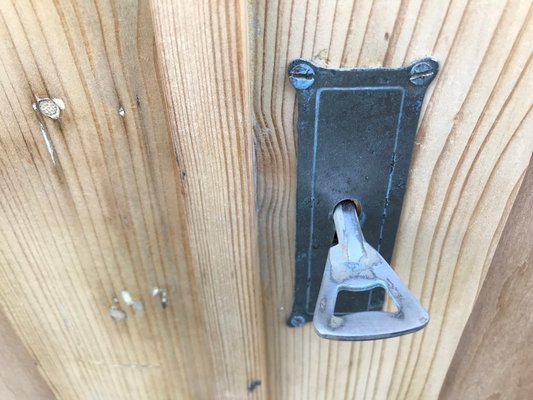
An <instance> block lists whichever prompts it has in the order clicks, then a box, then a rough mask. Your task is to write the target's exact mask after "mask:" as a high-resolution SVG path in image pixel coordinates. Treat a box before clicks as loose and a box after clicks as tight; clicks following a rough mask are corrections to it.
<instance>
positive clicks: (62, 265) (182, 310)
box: [0, 0, 261, 400]
mask: <svg viewBox="0 0 533 400" xmlns="http://www.w3.org/2000/svg"><path fill="white" fill-rule="evenodd" d="M0 17H1V20H0V22H1V23H0V37H1V40H0V87H1V90H2V92H1V93H2V95H1V102H2V106H1V107H0V221H1V224H2V228H1V229H0V301H1V304H2V306H3V309H4V310H5V313H6V315H7V317H8V318H9V320H10V322H11V323H12V324H13V326H14V328H15V330H16V332H17V333H18V334H19V335H20V337H21V339H22V340H23V342H24V343H25V345H26V346H27V348H28V349H29V350H30V352H31V354H32V356H33V357H35V359H36V360H38V363H39V368H40V370H41V371H42V373H43V375H44V376H45V378H46V380H47V381H48V382H49V384H50V385H51V387H52V390H53V392H54V394H55V395H56V396H57V398H59V399H99V400H100V399H101V400H105V399H171V398H179V399H202V398H205V399H208V398H215V397H216V396H218V393H220V392H219V391H220V390H221V389H224V388H225V387H228V386H229V385H230V384H235V385H237V384H238V385H239V386H238V389H235V390H236V391H238V393H243V392H244V393H246V384H247V382H246V381H245V379H246V378H250V379H251V378H252V377H261V376H260V370H257V371H256V370H254V369H253V367H255V364H254V363H253V360H252V361H251V360H248V359H247V360H244V358H245V357H244V355H249V354H257V356H256V357H257V358H259V357H260V354H261V353H260V352H258V351H257V346H255V347H254V343H255V342H254V340H258V339H257V338H256V337H255V336H253V333H254V329H255V327H256V326H255V321H256V320H255V319H254V318H256V316H255V314H254V313H253V312H252V311H251V310H250V309H249V308H247V307H249V306H248V305H249V304H253V303H250V302H248V301H246V302H245V301H244V300H243V293H245V292H250V293H253V291H252V285H251V282H252V281H253V276H252V273H251V272H250V273H249V272H246V273H245V272H243V271H242V270H241V269H239V268H241V267H242V266H244V265H246V263H247V262H250V263H252V261H253V259H252V255H253V251H252V250H253V245H251V244H250V243H252V241H253V226H254V225H253V223H251V222H250V223H248V222H247V221H248V220H247V219H243V222H240V223H237V222H235V220H236V219H237V218H241V217H240V215H241V214H245V213H246V212H248V211H249V207H250V206H251V201H250V197H251V194H250V195H248V197H247V195H246V193H247V192H246V190H243V192H242V193H244V194H243V197H241V196H240V194H239V195H238V196H236V198H235V199H231V200H228V201H227V203H224V204H221V203H220V202H218V203H217V202H215V201H211V202H210V196H211V197H213V196H212V194H213V193H216V194H217V193H219V191H220V190H221V189H224V190H226V191H228V190H230V189H233V190H236V189H234V188H233V187H231V188H229V187H227V186H223V187H222V186H221V185H217V184H215V185H213V186H211V187H209V188H208V187H207V186H206V185H203V186H201V189H204V190H205V192H203V193H205V194H206V198H205V199H202V198H201V194H203V193H199V192H198V190H200V189H198V190H197V191H196V192H195V193H196V197H195V198H194V199H193V200H194V201H198V203H195V204H199V202H205V203H204V204H210V205H211V207H212V209H214V210H220V209H221V208H222V207H224V206H227V208H226V209H224V210H222V211H221V213H220V215H221V216H222V217H221V218H220V220H219V221H215V222H216V223H218V226H219V227H221V228H220V230H219V231H213V229H211V230H209V229H207V226H208V224H211V223H213V218H211V220H209V221H208V220H205V221H203V220H198V221H196V225H195V227H191V226H188V225H187V224H188V223H190V219H189V218H188V217H187V216H186V213H187V212H188V210H190V208H191V205H192V204H193V201H192V200H191V196H190V194H189V193H190V192H191V191H193V190H191V188H190V185H188V184H183V181H187V182H193V184H192V185H193V186H194V185H196V182H198V181H200V180H201V179H203V178H202V177H203V176H216V175H209V174H211V173H212V170H213V169H217V168H219V167H220V168H223V165H224V164H222V163H219V164H216V163H212V164H211V168H209V169H201V168H200V165H198V170H197V171H196V173H195V172H194V171H187V172H188V173H189V175H188V176H186V175H185V170H184V169H183V165H182V167H181V168H179V167H178V165H177V160H176V156H175V154H174V151H173V141H172V135H171V132H170V129H169V125H168V120H167V116H166V110H167V109H166V103H165V102H164V98H163V95H162V91H161V87H160V84H159V79H158V75H157V74H158V72H157V65H156V60H155V54H156V49H155V38H154V35H153V25H152V21H151V13H150V8H149V4H148V3H147V2H140V3H138V2H136V1H120V2H118V1H117V2H114V1H113V2H109V1H95V2H93V1H81V2H78V1H72V2H71V1H47V2H38V1H29V0H23V1H18V0H17V1H12V2H11V1H4V2H2V7H1V8H0ZM37 96H41V97H54V98H60V99H62V100H63V101H64V102H65V105H66V108H65V110H64V112H63V113H62V114H61V116H60V118H59V119H58V120H52V119H49V118H46V117H43V116H40V117H39V114H36V113H35V112H34V111H33V110H32V103H33V102H35V99H36V97H37ZM121 108H122V109H123V110H124V112H123V113H122V112H120V111H119V110H120V109H121ZM121 114H123V115H121ZM191 116H192V115H191ZM39 119H42V122H43V124H44V126H45V129H46V130H47V131H48V134H49V138H50V140H51V142H52V143H53V146H54V148H55V153H54V154H55V156H54V159H52V157H51V154H50V153H49V149H48V148H47V146H46V144H45V141H44V139H43V136H42V135H41V130H40V127H39ZM225 134H226V135H227V136H230V133H229V131H226V133H225ZM233 138H234V139H233ZM233 138H230V140H232V144H235V145H236V146H238V145H239V144H241V143H242V140H244V139H239V138H237V137H236V135H233ZM189 150H190V151H191V152H194V151H196V150H195V149H189ZM236 154H237V150H235V153H233V157H234V159H232V160H233V161H234V164H236V163H237V161H238V160H237V156H236ZM219 155H220V157H222V154H219ZM178 156H181V154H178ZM226 157H228V158H229V159H231V158H230V157H231V155H229V154H227V155H226ZM217 161H218V160H217ZM185 166H187V165H186V164H185ZM239 178H240V179H241V180H239ZM250 181H251V179H250V173H249V172H248V173H247V172H246V171H243V172H242V173H241V175H239V174H236V178H235V179H232V180H229V181H228V182H224V183H225V184H228V185H230V184H233V185H241V184H242V185H246V184H249V183H250ZM208 189H209V190H208ZM208 209H209V207H206V208H205V210H206V212H208V211H207V210H208ZM196 216H197V215H194V217H196ZM217 218H218V216H217ZM231 224H233V225H231ZM203 229H205V231H202V230H203ZM190 231H191V232H195V235H194V236H192V235H191V234H190ZM229 231H232V232H233V234H234V235H236V234H237V233H239V234H240V236H239V237H238V238H237V237H234V238H233V239H234V240H233V241H229V240H224V241H221V240H220V237H221V236H223V237H225V236H227V235H228V232H229ZM200 232H204V233H205V235H203V236H202V237H201V239H200V236H201V234H200ZM208 234H209V235H208ZM197 239H200V240H198V241H199V242H200V244H198V243H196V244H193V242H194V241H195V240H197ZM206 243H207V244H206ZM209 243H215V244H213V245H211V246H210V245H209ZM198 246H200V247H201V248H202V249H206V252H205V253H202V254H199V251H198ZM228 254H230V255H228ZM245 254H246V256H245ZM219 281H220V284H222V286H219V284H218V282H219ZM156 286H157V287H161V288H164V289H166V290H167V292H168V306H167V307H166V308H163V307H162V305H161V303H160V299H159V298H153V297H152V295H151V293H152V290H153V288H154V287H156ZM228 288H231V290H228ZM124 289H125V290H127V291H129V293H130V294H131V296H133V298H134V299H136V300H138V299H140V300H141V301H143V303H144V312H138V311H135V310H134V309H133V308H131V307H129V306H127V305H126V304H125V303H124V302H123V301H121V303H120V307H121V308H122V309H123V310H124V311H126V312H127V313H128V317H127V319H126V320H125V321H114V320H112V319H111V318H110V316H109V309H110V307H111V305H112V298H113V297H114V296H120V292H121V291H122V290H124ZM206 294H209V296H206V297H204V295H206ZM204 299H206V301H204ZM249 314H250V315H249ZM258 315H259V314H258ZM219 316H220V317H219ZM207 320H209V323H206V321H207ZM218 325H221V326H222V325H223V326H224V329H221V330H215V331H214V330H213V327H214V326H215V327H216V326H218ZM243 330H246V332H247V334H248V335H249V336H246V337H247V338H251V339H249V341H250V342H252V343H249V342H246V343H243V340H242V339H241V337H242V335H241V332H242V331H243ZM258 337H260V335H259V336H258ZM221 342H224V343H225V351H226V353H227V352H229V351H230V350H231V351H234V352H235V353H236V354H238V356H237V357H236V358H235V363H234V364H233V365H232V361H231V360H230V361H228V362H227V365H228V370H227V372H226V373H224V374H221V373H220V371H221V369H222V367H221V365H224V363H223V362H222V355H221V354H220V352H221V350H220V349H221V348H222V346H220V343H221ZM245 346H247V347H245ZM244 348H246V351H245V350H242V349H244ZM228 358H229V357H228ZM239 363H242V364H239ZM231 367H234V368H235V372H234V375H232V373H233V372H232V370H231ZM244 371H246V372H248V373H249V374H250V376H246V377H245V376H244ZM215 372H216V373H215ZM256 374H257V375H256ZM234 376H236V377H237V378H235V379H233V377H234ZM239 379H240V380H239ZM241 397H242V396H241Z"/></svg>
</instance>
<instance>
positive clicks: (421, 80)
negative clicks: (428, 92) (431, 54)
mask: <svg viewBox="0 0 533 400" xmlns="http://www.w3.org/2000/svg"><path fill="white" fill-rule="evenodd" d="M410 74H411V76H410V77H409V80H410V81H411V83H412V84H413V85H417V86H423V85H426V84H428V83H429V82H430V81H431V80H432V79H433V77H434V76H435V69H434V68H433V66H432V65H431V64H429V63H427V62H419V63H418V64H415V65H413V68H411V72H410Z"/></svg>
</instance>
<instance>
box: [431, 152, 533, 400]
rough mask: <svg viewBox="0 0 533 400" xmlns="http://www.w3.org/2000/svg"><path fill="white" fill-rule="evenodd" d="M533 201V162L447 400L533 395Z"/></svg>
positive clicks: (512, 399) (447, 386) (446, 388)
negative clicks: (532, 341) (532, 340)
mask: <svg viewBox="0 0 533 400" xmlns="http://www.w3.org/2000/svg"><path fill="white" fill-rule="evenodd" d="M532 161H533V159H532ZM532 205H533V163H531V164H530V166H529V168H528V171H527V173H526V176H525V178H524V181H523V183H522V186H521V187H520V191H519V192H518V196H517V198H516V201H515V203H514V205H513V208H512V210H511V214H510V215H509V219H508V220H507V223H506V224H505V228H504V230H503V233H502V237H501V239H500V242H499V243H498V247H497V248H496V253H495V254H494V258H493V260H492V263H491V266H490V268H489V270H488V273H487V277H486V279H485V281H484V283H483V287H482V289H481V292H480V294H479V297H478V299H477V301H476V305H475V306H474V310H473V311H472V314H471V315H470V318H469V319H468V323H467V325H466V328H465V330H464V333H463V336H462V337H461V341H460V342H459V345H458V346H457V350H456V351H455V356H454V358H453V361H452V363H451V365H450V369H449V370H448V374H447V375H446V379H445V381H444V385H443V388H442V391H441V394H440V397H439V399H441V400H446V399H464V400H468V399H472V400H474V399H476V400H477V399H506V400H522V399H528V398H531V396H532V395H533V352H532V351H531V337H533V316H532V314H531V310H532V309H533V291H532V290H531V288H532V287H533V224H532V223H531V222H532V221H533V208H532Z"/></svg>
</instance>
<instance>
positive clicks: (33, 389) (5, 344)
mask: <svg viewBox="0 0 533 400" xmlns="http://www.w3.org/2000/svg"><path fill="white" fill-rule="evenodd" d="M38 367H39V365H38V364H37V363H36V362H35V361H34V359H33V357H32V356H31V354H29V353H28V351H27V350H26V349H25V348H24V345H23V344H22V342H21V340H20V338H19V337H18V336H17V334H16V332H15V331H14V330H13V328H12V327H11V324H10V323H9V321H8V320H7V318H6V317H5V316H4V315H3V313H0V398H1V399H2V400H52V399H54V398H55V397H54V395H53V393H52V391H51V390H50V387H48V385H47V384H46V382H45V381H44V379H43V377H42V375H41V374H40V373H39V369H38Z"/></svg>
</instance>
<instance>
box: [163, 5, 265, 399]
mask: <svg viewBox="0 0 533 400" xmlns="http://www.w3.org/2000/svg"><path fill="white" fill-rule="evenodd" d="M152 11H153V16H154V26H155V32H156V38H157V45H158V50H159V54H160V57H161V59H160V65H161V80H162V82H164V88H163V89H164V93H165V96H166V98H167V103H168V107H169V108H168V110H169V119H170V123H171V126H172V134H173V138H174V144H175V148H176V149H175V150H176V154H177V158H178V163H179V165H180V169H181V174H182V176H183V186H182V187H183V191H184V204H185V211H186V214H185V220H186V223H187V230H188V235H189V236H188V237H189V240H190V248H191V258H192V259H193V261H194V268H192V271H191V273H193V274H194V276H195V277H196V278H197V280H198V282H201V286H200V287H198V289H197V292H196V293H197V296H198V297H200V298H202V299H203V300H204V307H203V309H202V312H203V313H204V315H205V316H206V319H205V329H206V334H207V336H208V338H209V343H210V348H209V350H210V355H211V357H212V364H213V369H214V375H213V376H212V377H211V378H210V381H209V382H206V384H208V385H212V386H213V387H214V388H216V392H215V395H214V397H213V398H227V399H241V398H242V399H244V398H248V397H249V396H250V395H251V394H250V393H249V392H248V391H249V390H250V391H251V390H252V389H253V387H254V385H250V384H251V383H252V382H254V381H256V385H255V389H253V394H254V398H270V397H268V395H267V385H266V384H264V383H263V384H262V385H260V386H258V385H257V381H262V382H264V381H265V380H266V354H265V347H264V335H263V332H264V326H263V313H262V304H261V291H260V280H259V278H260V276H259V258H258V248H257V228H256V218H255V190H254V163H253V130H252V123H251V121H252V119H251V110H252V108H251V104H250V76H249V72H248V68H249V60H248V9H247V2H246V1H244V0H239V1H234V0H228V1H219V0H201V1H198V0H188V1H179V2H176V1H174V0H153V1H152Z"/></svg>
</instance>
